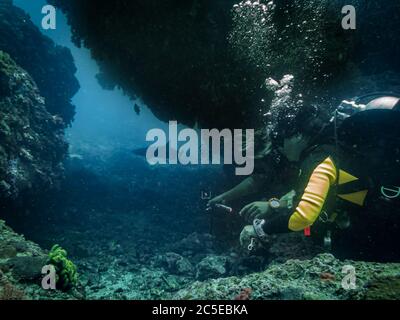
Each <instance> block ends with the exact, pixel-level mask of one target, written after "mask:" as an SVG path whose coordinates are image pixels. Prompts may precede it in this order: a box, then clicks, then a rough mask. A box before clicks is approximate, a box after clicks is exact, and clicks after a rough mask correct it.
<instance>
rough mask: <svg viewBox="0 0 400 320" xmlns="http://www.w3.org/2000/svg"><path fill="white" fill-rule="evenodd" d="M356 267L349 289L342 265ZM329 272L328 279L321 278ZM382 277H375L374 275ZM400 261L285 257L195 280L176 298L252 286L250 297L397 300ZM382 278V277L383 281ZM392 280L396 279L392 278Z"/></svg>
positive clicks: (214, 295)
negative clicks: (259, 268)
mask: <svg viewBox="0 0 400 320" xmlns="http://www.w3.org/2000/svg"><path fill="white" fill-rule="evenodd" d="M345 265H351V266H353V267H354V268H355V276H356V278H355V279H356V282H355V284H356V288H355V289H351V288H350V289H348V287H346V285H343V283H342V282H344V283H346V281H347V280H346V273H342V271H343V266H345ZM327 273H329V274H331V275H334V276H335V277H332V276H331V277H330V279H329V281H326V280H324V279H321V275H323V274H327ZM377 276H378V277H379V279H381V280H378V281H377V280H376V279H375V278H376V277H377ZM399 276H400V264H398V263H372V262H361V261H350V260H346V261H340V260H337V259H336V258H335V257H334V256H332V255H330V254H320V255H317V256H316V257H314V258H313V259H310V260H303V261H301V260H288V261H287V262H285V263H283V264H273V265H271V266H269V267H268V268H267V269H266V270H265V271H263V272H259V273H253V274H249V275H246V276H243V277H240V278H239V277H229V278H220V279H213V280H208V281H206V282H195V283H193V284H191V285H190V286H189V287H187V288H185V289H182V290H180V291H179V292H178V293H176V294H175V295H174V296H173V297H174V298H175V299H233V298H234V297H235V295H238V294H240V293H241V292H242V290H243V288H251V289H252V291H251V292H252V293H251V299H288V300H292V299H306V300H320V299H328V300H338V299H366V298H371V299H377V298H380V299H399V298H400V296H399V295H398V279H399V278H398V277H399ZM382 279H385V280H382ZM391 279H392V280H393V279H395V281H391Z"/></svg>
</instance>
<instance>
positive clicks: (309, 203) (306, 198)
mask: <svg viewBox="0 0 400 320" xmlns="http://www.w3.org/2000/svg"><path fill="white" fill-rule="evenodd" d="M337 175H338V171H337V169H336V166H335V164H334V162H333V161H332V159H331V158H330V157H328V158H326V159H325V160H324V161H323V162H322V163H321V164H320V165H318V167H316V168H315V169H314V171H313V173H312V175H311V178H310V180H309V181H308V184H307V187H306V189H305V190H304V194H303V196H302V198H301V200H300V202H299V204H298V206H297V208H296V211H295V212H294V213H293V214H292V216H291V217H290V219H289V229H290V230H292V231H300V230H303V229H305V228H307V227H309V226H311V225H312V224H313V223H314V222H315V220H317V218H318V217H319V215H320V213H321V211H322V208H323V206H324V204H325V200H326V197H327V195H328V193H329V189H330V188H331V186H333V185H334V184H336V183H337V184H338V185H343V184H346V183H350V182H352V181H355V180H358V178H357V177H354V176H353V175H351V174H349V173H347V172H346V171H344V170H339V177H338V176H337ZM367 193H368V190H360V191H356V192H352V193H348V194H338V195H337V196H338V197H340V198H341V199H344V200H347V201H350V202H352V203H354V204H357V205H360V206H362V205H363V204H364V201H365V198H366V195H367Z"/></svg>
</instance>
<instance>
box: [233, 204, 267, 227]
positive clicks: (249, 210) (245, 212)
mask: <svg viewBox="0 0 400 320" xmlns="http://www.w3.org/2000/svg"><path fill="white" fill-rule="evenodd" d="M270 211H271V210H270V205H269V203H268V201H256V202H252V203H250V204H248V205H246V206H244V207H243V208H242V210H240V212H239V215H240V216H242V217H243V218H244V219H245V220H246V221H248V222H249V223H251V222H252V221H253V220H254V219H256V218H265V217H266V216H267V214H268V213H269V212H270Z"/></svg>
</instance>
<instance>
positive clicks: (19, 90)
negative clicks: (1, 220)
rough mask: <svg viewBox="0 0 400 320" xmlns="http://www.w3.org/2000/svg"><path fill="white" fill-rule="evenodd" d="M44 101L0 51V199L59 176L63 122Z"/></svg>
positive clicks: (48, 184) (16, 195)
mask: <svg viewBox="0 0 400 320" xmlns="http://www.w3.org/2000/svg"><path fill="white" fill-rule="evenodd" d="M44 101H45V100H44V98H43V97H42V96H41V95H40V93H39V90H38V88H37V86H36V84H35V82H34V81H33V79H32V78H31V77H30V75H29V74H28V73H27V72H26V71H25V70H24V69H22V68H21V67H19V66H18V65H17V64H16V63H15V62H14V61H13V60H12V59H11V57H10V56H9V55H8V54H6V53H4V52H3V51H0V140H1V144H0V190H1V196H0V198H1V200H2V201H6V200H10V201H13V200H17V199H18V198H19V196H20V195H21V194H23V193H25V194H26V193H32V192H37V191H38V190H40V192H43V190H44V189H45V188H49V187H51V186H54V185H55V184H56V183H57V181H59V180H60V178H61V177H62V174H63V166H62V160H63V159H64V156H65V155H66V152H67V148H68V147H67V144H66V142H65V141H64V130H63V129H64V122H63V121H62V119H61V118H60V117H58V116H54V115H51V114H50V113H49V112H48V111H47V109H46V106H45V102H44ZM43 188H44V189H43ZM2 204H4V202H2Z"/></svg>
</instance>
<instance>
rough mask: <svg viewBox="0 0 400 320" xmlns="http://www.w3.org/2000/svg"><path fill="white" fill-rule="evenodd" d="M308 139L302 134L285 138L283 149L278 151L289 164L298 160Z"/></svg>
mask: <svg viewBox="0 0 400 320" xmlns="http://www.w3.org/2000/svg"><path fill="white" fill-rule="evenodd" d="M308 142H309V139H308V138H307V137H305V136H303V135H302V134H297V135H294V136H292V137H290V138H286V139H285V140H284V141H283V147H281V148H280V151H281V152H282V153H283V154H284V155H285V156H286V158H287V159H288V160H289V161H291V162H296V161H299V160H300V155H301V153H302V152H303V151H304V149H305V148H307V146H308Z"/></svg>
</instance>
